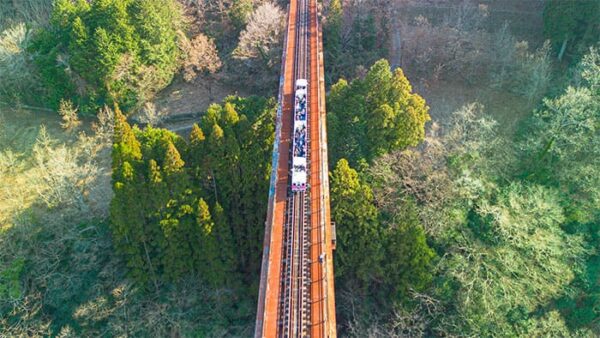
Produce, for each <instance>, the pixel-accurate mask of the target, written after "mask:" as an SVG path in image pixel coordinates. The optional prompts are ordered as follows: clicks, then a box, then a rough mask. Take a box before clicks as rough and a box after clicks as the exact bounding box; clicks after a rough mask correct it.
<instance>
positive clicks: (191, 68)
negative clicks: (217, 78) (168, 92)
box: [180, 34, 222, 82]
mask: <svg viewBox="0 0 600 338" xmlns="http://www.w3.org/2000/svg"><path fill="white" fill-rule="evenodd" d="M180 48H181V49H182V50H183V52H184V55H185V59H184V61H183V78H184V79H185V81H187V82H191V81H193V80H194V79H195V78H196V77H197V76H198V75H200V74H213V73H215V72H217V71H218V70H219V69H220V68H221V66H222V63H221V59H220V58H219V54H218V52H217V46H216V45H215V43H214V41H213V40H212V39H209V38H208V37H207V36H206V35H204V34H198V35H196V36H195V37H194V38H192V39H191V40H189V39H188V38H187V37H185V36H182V37H181V39H180Z"/></svg>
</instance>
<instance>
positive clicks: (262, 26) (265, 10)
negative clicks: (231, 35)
mask: <svg viewBox="0 0 600 338" xmlns="http://www.w3.org/2000/svg"><path fill="white" fill-rule="evenodd" d="M283 18H284V15H283V11H282V10H281V9H280V8H279V7H278V6H277V5H275V4H273V3H271V2H265V3H263V4H262V5H260V6H259V7H258V8H257V9H256V10H255V11H254V13H252V15H251V16H250V20H249V21H248V25H247V26H246V29H245V30H244V31H242V33H241V34H240V40H239V43H238V45H237V48H236V49H235V50H234V51H233V58H234V59H236V60H238V61H240V62H241V70H242V71H243V73H246V74H247V75H246V76H249V78H245V79H246V80H247V82H250V83H251V84H252V83H254V84H256V85H257V87H259V88H264V87H265V86H267V85H270V84H273V83H275V82H276V81H277V74H278V72H279V70H280V69H279V68H280V64H281V50H282V49H281V48H282V38H283V31H284V22H283Z"/></svg>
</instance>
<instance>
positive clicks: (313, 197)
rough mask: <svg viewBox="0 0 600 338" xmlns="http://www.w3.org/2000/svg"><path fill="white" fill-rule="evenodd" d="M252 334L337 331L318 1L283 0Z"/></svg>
mask: <svg viewBox="0 0 600 338" xmlns="http://www.w3.org/2000/svg"><path fill="white" fill-rule="evenodd" d="M298 79H306V80H308V89H307V90H308V92H307V111H308V114H307V116H308V118H307V119H308V121H307V126H308V127H307V129H308V130H307V140H306V145H307V155H306V159H307V168H306V172H307V174H308V176H307V189H306V191H296V192H292V191H291V180H290V173H291V159H292V156H291V147H292V137H293V136H292V135H293V131H292V129H293V119H294V117H293V115H294V97H295V83H296V80H298ZM272 168H273V170H272V172H271V184H270V190H269V207H268V214H267V221H266V223H265V239H264V249H263V258H262V266H261V276H260V289H259V296H258V297H259V298H258V311H257V316H256V329H255V337H336V320H335V297H334V285H333V250H334V249H335V227H334V225H333V223H332V222H331V220H330V211H329V179H328V164H327V131H326V123H325V82H324V77H323V53H322V32H321V29H320V25H319V13H318V8H317V0H290V4H289V7H288V18H287V33H286V36H285V41H284V50H283V59H282V67H281V78H280V84H279V107H278V110H277V124H276V131H275V145H274V148H273V159H272Z"/></svg>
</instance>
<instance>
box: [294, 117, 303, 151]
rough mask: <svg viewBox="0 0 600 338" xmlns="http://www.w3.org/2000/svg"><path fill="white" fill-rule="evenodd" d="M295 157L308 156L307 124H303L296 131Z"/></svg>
mask: <svg viewBox="0 0 600 338" xmlns="http://www.w3.org/2000/svg"><path fill="white" fill-rule="evenodd" d="M294 157H306V125H305V124H302V125H301V126H299V127H297V128H296V131H294Z"/></svg>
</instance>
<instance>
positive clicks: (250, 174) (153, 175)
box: [111, 97, 274, 286]
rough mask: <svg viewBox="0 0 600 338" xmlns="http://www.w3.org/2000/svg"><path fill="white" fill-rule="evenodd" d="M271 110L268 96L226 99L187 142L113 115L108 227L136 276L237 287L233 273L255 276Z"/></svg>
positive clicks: (150, 281)
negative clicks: (194, 277) (186, 278)
mask: <svg viewBox="0 0 600 338" xmlns="http://www.w3.org/2000/svg"><path fill="white" fill-rule="evenodd" d="M273 109H274V105H273V101H271V100H266V99H262V98H258V97H250V98H245V99H244V98H238V97H228V98H227V99H226V100H225V102H224V104H223V105H218V104H214V105H212V106H211V107H210V108H209V110H208V112H207V113H206V115H205V116H204V117H203V118H202V121H201V123H200V126H198V125H195V126H194V127H193V129H192V133H191V135H190V140H189V142H187V143H186V142H185V141H184V140H183V139H182V138H181V137H179V136H178V135H176V134H174V133H172V132H169V131H167V130H164V129H155V128H152V127H146V128H145V129H144V130H139V129H138V128H137V127H133V128H132V127H130V126H129V124H128V123H127V121H126V120H125V117H124V116H123V114H121V113H120V111H119V110H117V111H116V123H115V141H114V146H113V187H114V191H115V195H114V198H113V200H112V203H111V229H112V232H113V237H114V239H115V243H116V246H117V249H118V250H119V252H120V254H121V255H123V256H124V257H125V259H126V261H127V265H128V267H129V269H130V273H131V275H132V276H133V277H134V278H135V279H136V280H138V281H140V282H141V283H142V284H146V285H152V284H154V285H158V284H160V283H162V282H165V281H167V282H168V281H174V280H178V279H180V278H181V277H182V276H187V275H190V274H198V275H199V276H200V278H201V279H202V280H203V281H204V282H205V283H207V284H208V285H212V286H219V285H223V284H224V283H227V284H230V283H237V281H236V278H235V276H236V274H240V275H242V276H244V277H245V278H248V279H253V278H256V275H257V273H258V269H259V266H260V255H261V252H262V247H261V244H262V241H261V239H262V231H263V228H262V224H263V223H264V220H263V219H264V217H265V213H266V208H265V205H264V201H263V200H264V199H266V198H267V195H268V193H267V189H268V177H269V173H270V162H269V158H270V151H271V149H272V143H273V133H274V129H273V122H272V116H273ZM203 130H210V133H208V134H207V135H205V133H204V131H203ZM259 159H262V160H259ZM259 196H263V197H264V198H263V199H261V198H260V197H259ZM234 248H237V249H234Z"/></svg>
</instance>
